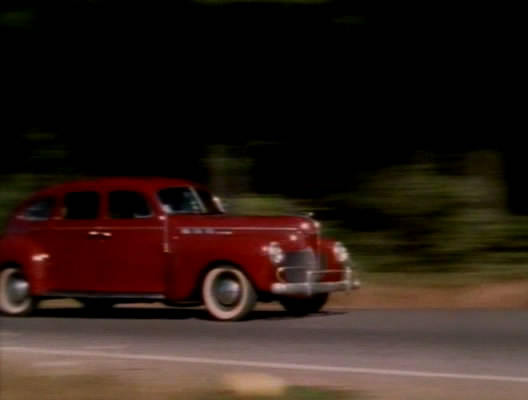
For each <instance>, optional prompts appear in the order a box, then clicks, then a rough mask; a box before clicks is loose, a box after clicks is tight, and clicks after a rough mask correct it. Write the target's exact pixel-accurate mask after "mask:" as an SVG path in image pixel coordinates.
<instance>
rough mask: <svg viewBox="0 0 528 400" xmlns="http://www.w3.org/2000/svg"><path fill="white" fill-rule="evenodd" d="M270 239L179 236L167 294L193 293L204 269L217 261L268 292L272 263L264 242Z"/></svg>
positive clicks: (273, 269) (272, 276)
mask: <svg viewBox="0 0 528 400" xmlns="http://www.w3.org/2000/svg"><path fill="white" fill-rule="evenodd" d="M274 239H275V240H277V241H279V239H278V238H274ZM274 239H273V238H269V237H266V238H263V237H261V236H245V235H244V236H242V235H241V236H216V237H208V236H202V237H197V236H193V237H192V238H183V239H181V242H180V243H176V244H175V245H174V246H173V247H174V249H175V251H174V254H172V255H171V257H170V259H171V261H170V266H169V271H168V282H167V292H166V295H167V297H168V298H170V299H172V300H182V299H186V298H188V297H189V296H191V295H192V294H193V293H196V290H199V289H200V285H201V282H202V279H203V277H204V276H205V273H206V272H207V271H208V270H209V269H211V268H212V267H214V266H215V265H218V264H231V265H234V266H236V267H238V268H239V269H241V270H242V271H243V272H244V273H245V274H246V276H247V277H248V279H249V280H250V281H251V282H252V283H253V285H254V286H255V289H256V290H257V291H262V292H269V291H270V289H271V284H272V283H273V282H274V281H275V280H276V267H275V266H274V265H273V264H272V263H271V261H270V259H269V256H268V254H267V251H266V246H267V245H268V244H269V243H270V242H271V241H273V240H274Z"/></svg>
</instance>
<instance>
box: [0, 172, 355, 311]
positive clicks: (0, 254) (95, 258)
mask: <svg viewBox="0 0 528 400" xmlns="http://www.w3.org/2000/svg"><path fill="white" fill-rule="evenodd" d="M359 286H360V282H359V279H358V275H357V270H356V268H355V266H354V265H353V263H352V260H351V258H350V255H349V253H348V251H347V249H346V248H345V247H344V246H343V244H341V243H340V242H338V241H335V240H331V239H327V238H323V237H321V233H320V226H319V224H318V222H317V221H314V220H313V219H312V218H309V217H306V216H280V217H271V216H237V215H230V214H229V213H227V212H226V211H225V210H224V207H223V206H222V203H221V201H220V200H219V199H218V198H216V197H215V196H213V194H212V193H211V192H210V191H208V190H207V188H205V187H203V186H202V185H199V184H196V183H193V182H188V181H185V180H177V179H169V178H99V179H92V180H82V181H74V182H68V183H64V184H60V185H56V186H53V187H50V188H47V189H44V190H41V191H39V192H37V193H35V194H33V195H32V196H31V197H30V198H29V199H27V200H26V201H24V202H23V203H22V204H20V205H19V206H18V207H17V208H16V209H15V210H14V212H13V214H12V215H11V217H10V219H9V221H8V224H7V229H6V231H5V233H4V235H3V236H2V237H1V238H0V311H2V313H3V314H6V315H10V316H21V315H28V314H30V313H31V311H32V310H33V309H34V308H35V307H36V306H37V304H38V302H39V301H40V300H45V299H57V298H71V299H75V300H78V301H79V302H81V303H82V304H84V305H85V306H86V307H96V308H101V307H102V308H104V307H112V306H113V305H115V304H118V303H127V302H128V303H130V302H134V303H138V302H141V303H142V302H162V303H164V304H166V305H184V304H185V305H189V304H190V305H197V306H200V305H205V307H206V309H207V310H208V312H209V314H210V315H211V316H212V317H213V318H214V319H217V320H240V319H243V318H244V317H246V316H247V315H248V313H250V312H251V311H252V310H253V309H254V307H255V305H256V303H257V302H259V301H260V302H271V301H278V302H280V304H281V305H282V306H283V307H284V309H285V310H286V311H287V312H290V313H292V314H295V315H298V316H300V315H306V314H308V313H313V312H317V311H319V310H320V309H321V308H322V307H323V306H324V305H325V303H326V302H327V300H328V297H329V294H330V293H332V292H336V291H349V290H351V289H356V288H359Z"/></svg>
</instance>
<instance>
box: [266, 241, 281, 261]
mask: <svg viewBox="0 0 528 400" xmlns="http://www.w3.org/2000/svg"><path fill="white" fill-rule="evenodd" d="M268 256H269V258H270V261H271V262H272V263H273V264H280V263H281V262H282V261H284V251H283V250H282V248H281V247H280V245H279V244H278V243H277V242H272V243H270V244H269V246H268Z"/></svg>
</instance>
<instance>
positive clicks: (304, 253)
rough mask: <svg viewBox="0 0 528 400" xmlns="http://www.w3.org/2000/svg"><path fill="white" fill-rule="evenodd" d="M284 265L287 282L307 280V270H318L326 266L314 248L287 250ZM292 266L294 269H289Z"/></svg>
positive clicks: (284, 275)
mask: <svg viewBox="0 0 528 400" xmlns="http://www.w3.org/2000/svg"><path fill="white" fill-rule="evenodd" d="M282 266H284V267H286V269H285V270H284V272H283V273H282V278H283V279H284V281H286V282H292V283H295V282H306V280H307V274H306V272H307V271H316V270H319V269H321V268H324V263H323V265H321V263H320V261H319V259H318V258H317V257H316V255H315V253H314V252H313V250H312V249H306V250H301V251H292V252H286V254H285V259H284V262H283V263H282ZM288 267H289V268H292V269H288Z"/></svg>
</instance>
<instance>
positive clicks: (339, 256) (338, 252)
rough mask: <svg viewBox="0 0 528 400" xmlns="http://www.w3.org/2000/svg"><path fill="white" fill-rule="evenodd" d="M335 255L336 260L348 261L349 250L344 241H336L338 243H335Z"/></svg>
mask: <svg viewBox="0 0 528 400" xmlns="http://www.w3.org/2000/svg"><path fill="white" fill-rule="evenodd" d="M334 256H335V258H336V260H337V261H339V262H341V263H344V262H345V261H348V259H349V254H348V250H347V248H346V247H345V245H344V244H343V243H341V242H336V244H334Z"/></svg>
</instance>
